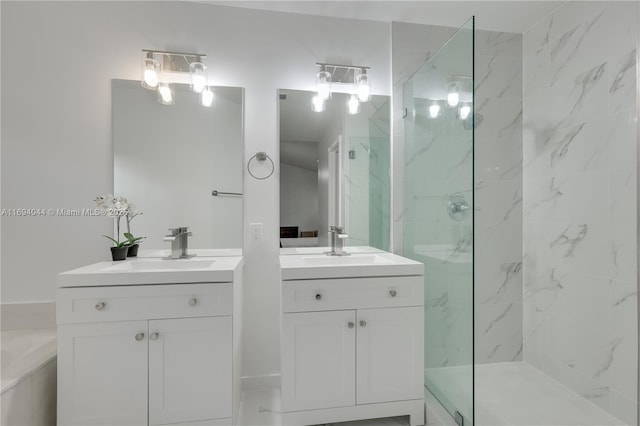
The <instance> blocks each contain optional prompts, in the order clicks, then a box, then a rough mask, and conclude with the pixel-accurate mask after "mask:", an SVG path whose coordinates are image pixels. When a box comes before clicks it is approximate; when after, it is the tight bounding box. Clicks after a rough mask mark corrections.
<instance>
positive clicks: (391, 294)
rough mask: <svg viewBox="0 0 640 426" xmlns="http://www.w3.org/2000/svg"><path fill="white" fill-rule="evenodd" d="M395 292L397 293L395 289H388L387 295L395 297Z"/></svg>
mask: <svg viewBox="0 0 640 426" xmlns="http://www.w3.org/2000/svg"><path fill="white" fill-rule="evenodd" d="M397 294H398V292H397V291H395V290H389V296H391V297H396V295H397Z"/></svg>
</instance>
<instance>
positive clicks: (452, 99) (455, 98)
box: [447, 92, 460, 108]
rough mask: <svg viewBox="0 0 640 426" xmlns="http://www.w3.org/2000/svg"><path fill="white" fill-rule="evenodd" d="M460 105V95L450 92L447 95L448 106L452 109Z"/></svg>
mask: <svg viewBox="0 0 640 426" xmlns="http://www.w3.org/2000/svg"><path fill="white" fill-rule="evenodd" d="M458 103H460V93H458V92H450V93H449V94H448V95H447V105H449V106H450V107H451V108H455V107H457V106H458Z"/></svg>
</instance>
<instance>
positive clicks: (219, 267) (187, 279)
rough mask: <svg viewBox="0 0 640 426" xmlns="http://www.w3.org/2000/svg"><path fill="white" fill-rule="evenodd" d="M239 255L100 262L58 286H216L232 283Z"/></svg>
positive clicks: (77, 271)
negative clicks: (217, 283)
mask: <svg viewBox="0 0 640 426" xmlns="http://www.w3.org/2000/svg"><path fill="white" fill-rule="evenodd" d="M242 262H243V260H242V257H240V256H228V257H204V256H202V257H191V258H186V259H170V258H129V259H127V260H124V261H119V262H100V263H94V264H93V265H88V266H84V267H82V268H78V269H74V270H71V271H67V272H63V273H61V274H58V286H59V287H93V286H110V285H114V286H119V285H143V284H185V283H216V282H229V281H232V280H233V271H234V270H235V269H236V268H237V267H238V265H241V264H242Z"/></svg>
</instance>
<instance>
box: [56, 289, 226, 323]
mask: <svg viewBox="0 0 640 426" xmlns="http://www.w3.org/2000/svg"><path fill="white" fill-rule="evenodd" d="M232 298H233V287H232V283H215V284H182V285H145V286H132V287H124V286H120V287H91V288H88V287H76V288H62V289H58V301H57V308H56V309H57V321H58V324H70V323H79V322H103V321H123V320H139V319H155V318H188V317H203V316H224V315H231V313H232V309H233V306H232V305H233V303H232V302H233V301H232Z"/></svg>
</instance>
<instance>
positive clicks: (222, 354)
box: [149, 317, 232, 425]
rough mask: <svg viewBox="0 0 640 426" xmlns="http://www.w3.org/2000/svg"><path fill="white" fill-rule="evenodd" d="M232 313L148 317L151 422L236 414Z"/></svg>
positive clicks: (178, 421)
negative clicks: (171, 317)
mask: <svg viewBox="0 0 640 426" xmlns="http://www.w3.org/2000/svg"><path fill="white" fill-rule="evenodd" d="M231 335H232V328H231V317H213V318H188V319H169V320H154V321H149V424H150V425H163V424H169V423H182V422H190V421H197V420H207V419H217V418H224V417H231V411H232V409H231V395H232V392H231V390H232V388H231V373H232V368H231V366H232V362H231V355H232V354H231V352H232V350H231V347H232V342H231Z"/></svg>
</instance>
